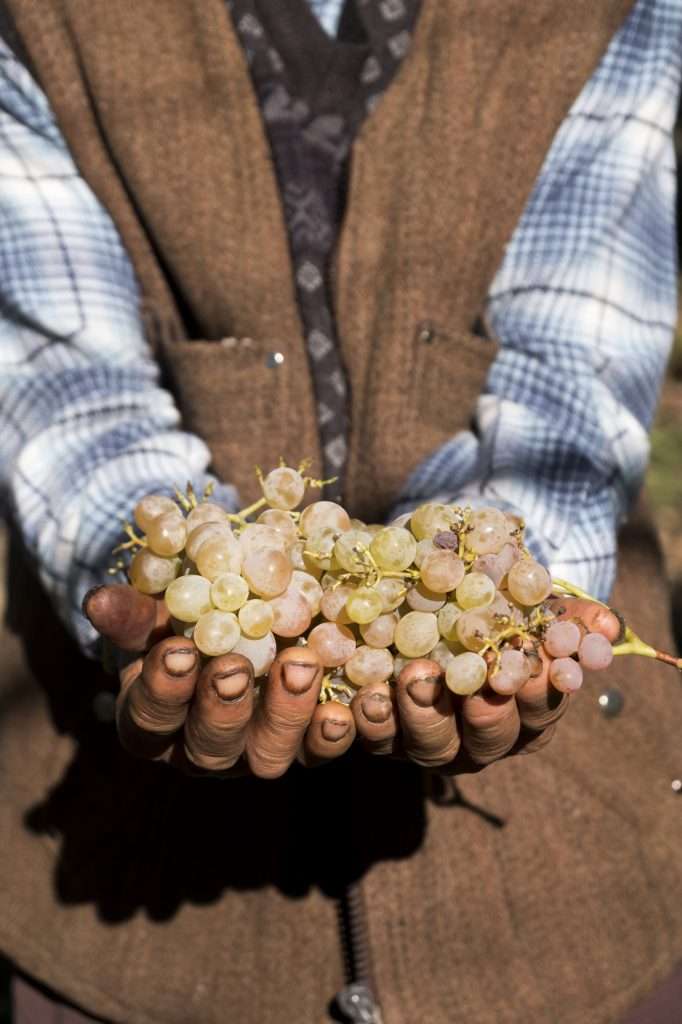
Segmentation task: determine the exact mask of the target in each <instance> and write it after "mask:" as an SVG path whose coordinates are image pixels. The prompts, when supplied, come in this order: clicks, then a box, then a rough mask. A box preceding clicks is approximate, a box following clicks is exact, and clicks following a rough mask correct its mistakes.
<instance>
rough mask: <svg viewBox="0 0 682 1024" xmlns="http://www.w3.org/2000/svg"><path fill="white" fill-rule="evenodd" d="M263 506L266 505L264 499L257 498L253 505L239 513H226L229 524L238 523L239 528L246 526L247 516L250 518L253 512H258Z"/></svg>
mask: <svg viewBox="0 0 682 1024" xmlns="http://www.w3.org/2000/svg"><path fill="white" fill-rule="evenodd" d="M265 505H267V499H266V498H259V499H258V501H254V502H253V504H251V505H247V506H246V508H243V509H241V511H239V512H235V513H234V514H232V513H230V512H228V514H227V518H228V519H229V520H230V522H231V523H238V524H239V525H240V526H246V521H247V519H248V518H249V516H252V515H253V514H254V512H258V511H259V510H260V509H262V508H263V507H264V506H265Z"/></svg>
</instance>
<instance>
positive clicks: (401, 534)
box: [370, 526, 417, 572]
mask: <svg viewBox="0 0 682 1024" xmlns="http://www.w3.org/2000/svg"><path fill="white" fill-rule="evenodd" d="M416 550H417V542H416V540H415V539H414V537H413V536H412V534H411V533H410V531H409V530H406V529H404V527H401V526H387V527H385V528H384V529H383V530H379V532H378V533H376V534H375V535H374V537H373V538H372V543H371V544H370V551H371V552H372V557H373V558H374V560H375V562H376V564H377V565H378V566H379V568H380V569H384V570H385V571H387V572H402V570H403V569H407V567H408V565H411V564H412V561H413V559H414V555H415V552H416Z"/></svg>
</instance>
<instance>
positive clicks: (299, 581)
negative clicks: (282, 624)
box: [289, 569, 324, 615]
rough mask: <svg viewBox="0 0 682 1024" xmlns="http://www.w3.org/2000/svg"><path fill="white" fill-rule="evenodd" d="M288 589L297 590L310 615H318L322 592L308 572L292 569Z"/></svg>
mask: <svg viewBox="0 0 682 1024" xmlns="http://www.w3.org/2000/svg"><path fill="white" fill-rule="evenodd" d="M289 587H290V588H294V589H295V590H298V591H299V593H300V594H302V595H303V597H304V598H305V599H306V601H307V602H308V605H309V607H310V614H311V615H318V614H319V611H320V605H321V603H322V598H323V596H324V591H323V590H322V587H321V586H320V584H319V583H318V581H317V580H316V579H315V577H314V576H311V575H310V573H308V572H301V570H300V569H294V571H293V572H292V574H291V583H290V584H289Z"/></svg>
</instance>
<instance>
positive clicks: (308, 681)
mask: <svg viewBox="0 0 682 1024" xmlns="http://www.w3.org/2000/svg"><path fill="white" fill-rule="evenodd" d="M316 675H317V665H311V664H309V662H307V661H287V662H285V663H284V664H283V665H282V682H283V683H284V686H285V688H286V689H287V690H288V691H289V693H294V694H296V695H297V696H299V695H300V694H302V693H306V692H307V691H308V690H309V689H310V687H311V686H312V685H313V680H314V678H315V676H316Z"/></svg>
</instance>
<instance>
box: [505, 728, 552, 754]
mask: <svg viewBox="0 0 682 1024" xmlns="http://www.w3.org/2000/svg"><path fill="white" fill-rule="evenodd" d="M555 732H556V725H548V726H547V728H546V729H543V731H542V732H535V731H534V730H533V729H525V728H524V727H523V726H522V727H521V732H520V733H519V738H518V740H517V741H516V744H515V746H514V749H513V750H512V753H513V754H535V753H537V751H538V750H542V748H543V747H546V746H547V744H548V743H549V742H550V740H551V739H552V736H553V735H554V733H555Z"/></svg>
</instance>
